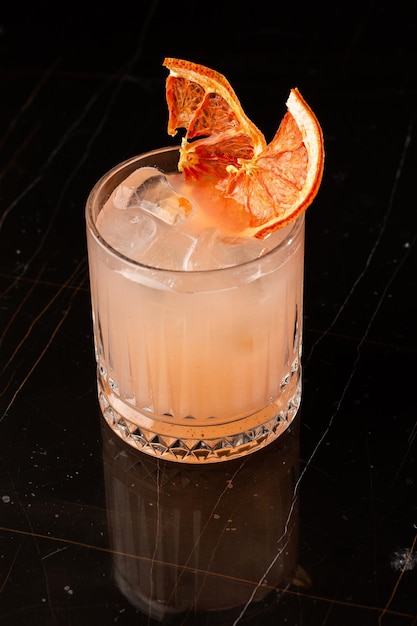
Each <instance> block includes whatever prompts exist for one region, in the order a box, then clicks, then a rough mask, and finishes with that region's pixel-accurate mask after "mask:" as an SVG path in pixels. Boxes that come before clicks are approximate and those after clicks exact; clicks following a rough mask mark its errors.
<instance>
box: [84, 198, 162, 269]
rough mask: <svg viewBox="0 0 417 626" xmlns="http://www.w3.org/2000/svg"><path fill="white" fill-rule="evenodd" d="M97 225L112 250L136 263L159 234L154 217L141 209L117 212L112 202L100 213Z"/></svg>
mask: <svg viewBox="0 0 417 626" xmlns="http://www.w3.org/2000/svg"><path fill="white" fill-rule="evenodd" d="M96 225H97V229H98V231H99V232H100V234H101V236H102V237H103V238H104V239H105V240H106V241H107V243H109V244H110V245H111V246H112V248H114V249H115V250H118V252H120V253H121V254H123V255H124V256H127V257H128V258H129V259H133V260H136V261H137V260H139V259H140V257H141V255H142V254H143V251H144V250H145V249H146V248H147V247H148V246H149V244H150V242H151V241H152V239H153V238H154V237H155V236H156V234H157V224H156V220H155V219H154V218H153V217H151V216H150V215H148V214H147V213H144V212H143V211H141V210H140V209H124V210H123V211H120V210H117V209H115V208H114V204H112V203H111V202H108V203H107V204H106V205H105V207H104V208H103V210H102V211H100V213H99V215H98V218H97V223H96Z"/></svg>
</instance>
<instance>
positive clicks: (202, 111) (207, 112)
mask: <svg viewBox="0 0 417 626" xmlns="http://www.w3.org/2000/svg"><path fill="white" fill-rule="evenodd" d="M164 65H165V66H166V67H167V68H168V69H169V76H168V78H167V83H166V97H167V103H168V110H169V121H168V133H169V134H170V135H175V134H176V133H177V131H178V130H179V129H180V128H184V129H185V131H186V133H185V136H184V138H183V140H182V144H181V149H180V160H179V165H178V167H179V170H180V171H182V172H184V176H185V178H186V179H190V178H201V177H202V176H204V177H206V178H207V177H211V178H213V179H214V184H215V185H216V187H218V188H219V189H220V190H221V191H222V193H223V194H224V196H225V197H226V198H230V199H233V200H235V201H236V202H237V203H238V204H239V205H241V206H242V207H243V209H244V210H245V211H247V212H248V213H249V216H250V219H249V226H248V227H247V228H246V229H245V232H244V233H242V234H246V235H252V236H256V237H264V236H266V235H267V234H268V233H269V232H271V231H273V230H276V229H277V228H281V227H283V226H286V225H287V224H288V223H289V222H291V221H293V220H295V219H296V218H297V217H298V216H299V215H301V213H302V212H303V211H305V210H306V209H307V207H308V206H309V205H310V204H311V202H312V201H313V199H314V198H315V196H316V194H317V192H318V189H319V187H320V183H321V179H322V175H323V166H324V148H323V134H322V131H321V128H320V124H319V122H318V120H317V118H316V116H315V115H314V113H313V111H312V110H311V108H310V107H309V106H308V105H307V103H306V102H305V100H304V99H303V97H302V96H301V94H300V92H299V91H298V89H292V90H291V92H290V95H289V97H288V100H287V103H286V104H287V109H288V110H287V112H286V114H285V115H284V117H283V119H282V122H281V124H280V127H279V129H278V131H277V133H276V135H275V137H274V138H273V140H272V141H271V143H270V144H268V145H267V144H266V141H265V138H264V136H263V134H262V133H261V132H260V130H259V129H258V128H257V127H256V126H255V125H254V124H253V123H252V122H251V120H249V118H248V117H247V116H246V115H245V113H244V111H243V109H242V107H241V105H240V102H239V100H238V98H237V96H236V94H235V92H234V91H233V89H232V87H231V86H230V84H229V82H228V81H227V79H226V78H225V77H224V76H223V75H222V74H219V73H218V72H215V71H214V70H211V69H210V68H207V67H204V66H202V65H198V64H196V63H191V62H189V61H183V60H180V59H172V58H167V59H165V61H164Z"/></svg>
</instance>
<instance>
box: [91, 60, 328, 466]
mask: <svg viewBox="0 0 417 626" xmlns="http://www.w3.org/2000/svg"><path fill="white" fill-rule="evenodd" d="M179 63H180V70H181V62H179ZM170 64H171V65H172V60H168V63H167V65H170ZM175 67H176V69H175V72H176V73H175V75H174V76H173V75H172V74H171V75H170V79H169V81H168V84H167V97H168V102H169V103H171V105H170V113H171V115H170V129H171V130H172V128H173V126H175V125H176V124H177V123H182V124H184V125H185V126H186V128H188V132H189V133H190V135H193V136H192V137H191V136H190V137H189V139H190V140H191V139H193V141H190V142H189V143H187V140H186V139H185V140H184V141H183V144H182V147H181V148H180V149H178V148H167V149H163V150H157V151H154V152H151V153H147V154H144V155H141V156H139V157H135V158H133V159H131V160H129V161H127V162H125V163H123V164H121V165H119V166H117V167H116V168H114V169H113V170H112V171H111V172H109V173H108V174H106V175H105V176H104V177H103V178H102V179H101V180H100V181H99V182H98V183H97V185H96V186H95V188H94V190H93V191H92V193H91V194H90V197H89V200H88V203H87V225H88V228H87V234H88V246H89V263H90V279H91V294H92V306H93V319H94V331H95V345H96V355H97V363H98V385H99V398H100V405H101V409H102V412H103V414H104V417H105V418H106V420H107V422H108V423H109V424H110V426H111V428H113V430H114V431H115V432H117V433H118V434H119V435H120V436H121V437H122V438H124V439H125V440H126V441H127V442H128V443H129V444H131V445H133V446H135V447H137V448H139V449H140V450H142V451H144V452H146V453H148V454H152V455H158V456H161V457H163V458H165V459H168V460H175V461H183V462H191V463H199V462H216V461H221V460H225V459H229V458H233V457H236V456H240V455H242V454H246V453H248V452H251V451H253V450H256V449H257V448H259V447H260V446H263V445H265V444H266V443H269V442H270V441H272V440H273V439H275V438H276V437H277V436H278V435H279V434H280V433H281V432H282V431H283V430H285V429H286V428H287V426H288V425H289V424H290V423H291V421H292V420H293V418H294V416H295V415H296V413H297V410H298V407H299V404H300V398H301V366H300V356H301V338H302V298H303V263H304V216H303V211H304V209H305V208H306V206H307V205H308V204H309V202H311V199H312V197H313V196H314V195H315V192H316V190H317V188H318V184H319V179H320V177H321V171H322V160H323V155H322V147H321V150H320V146H317V145H316V144H317V137H316V143H314V137H313V138H312V137H311V134H312V131H311V128H310V127H309V124H311V123H314V124H316V121H315V118H314V116H312V114H311V111H310V110H309V109H308V107H307V106H306V105H305V103H304V101H303V100H302V98H301V96H299V94H298V92H292V96H290V98H291V97H292V100H291V102H290V100H289V102H290V104H289V106H291V107H292V108H293V114H291V113H288V114H287V116H286V118H284V119H285V122H284V123H283V125H281V130H280V131H279V132H278V133H277V136H276V138H275V139H274V141H273V142H272V143H271V144H270V145H269V146H265V145H264V142H263V141H262V136H261V135H260V133H259V131H257V129H256V127H253V126H251V125H250V124H247V123H246V121H245V120H246V118H245V117H244V114H243V112H242V115H241V117H240V118H239V115H240V114H239V110H238V109H237V108H236V107H237V105H236V103H234V100H233V97H234V95H233V92H231V94H230V93H229V92H228V91H227V89H226V90H225V88H224V84H223V82H222V80H220V79H219V78H218V75H217V74H215V73H214V79H213V77H212V76H211V74H210V76H209V78H210V81H211V82H210V84H208V83H207V80H208V79H207V76H206V74H205V73H204V72H205V68H201V66H195V65H194V64H191V68H192V71H193V73H192V75H191V78H192V79H193V80H196V79H197V75H198V74H199V75H200V77H201V82H202V85H203V86H202V87H201V86H200V87H201V88H200V89H195V88H194V87H193V88H192V89H191V91H190V93H189V97H188V99H187V97H184V93H186V94H187V93H188V92H187V89H188V87H189V78H190V77H189V75H188V73H189V72H190V64H186V65H185V68H186V70H185V71H186V75H184V76H183V75H181V76H178V75H177V74H178V72H179V70H178V67H177V65H176V66H175ZM171 71H172V70H171ZM207 72H210V71H209V70H207ZM180 73H181V72H180ZM224 80H225V79H224ZM178 81H179V82H178ZM187 81H188V82H187ZM213 81H214V86H213ZM191 83H192V85H194V83H193V82H192V81H191ZM216 85H217V89H218V92H219V93H220V95H219V94H217V96H218V98H217V99H218V102H217V104H216V107H215V112H214V113H213V115H214V117H216V116H217V117H218V118H219V119H220V118H221V119H222V122H221V123H222V124H224V109H225V107H226V106H227V105H228V103H229V101H230V99H232V103H234V104H233V106H231V107H230V111H229V117H228V120H229V123H230V124H231V125H230V127H227V128H226V129H225V130H224V132H223V135H224V136H223V140H224V141H223V140H222V139H221V132H219V129H218V128H216V129H214V127H213V125H214V121H213V120H214V118H213V115H211V116H210V115H207V109H205V107H204V101H205V97H206V95H207V94H208V93H209V94H213V91H210V90H212V89H214V87H216ZM222 90H223V91H222ZM180 92H181V95H182V98H181V99H180V98H179V93H180ZM217 96H216V97H217ZM219 98H220V100H219ZM214 99H215V98H213V97H212V96H211V97H210V98H209V105H208V106H209V109H208V110H209V112H210V111H211V109H210V107H213V100H214ZM179 100H181V102H182V106H183V109H182V113H183V115H182V118H181V112H180V111H179V110H178V106H179V105H178V102H179ZM219 102H220V104H221V106H220V109H221V113H222V114H221V116H219V113H218V112H219V106H218V105H219ZM300 107H301V108H300ZM184 111H185V113H184ZM300 111H301V112H300ZM202 112H204V115H202ZM199 116H200V117H202V119H201V120H200V122H199V124H197V121H196V118H198V117H199ZM242 116H243V117H242ZM309 116H310V117H309ZM180 118H181V120H182V121H181V122H179V119H180ZM236 118H237V119H238V122H240V126H238V125H237V124H236V123H235V119H236ZM297 119H298V123H299V124H300V126H298V125H297V122H296V120H297ZM306 119H307V122H305V120H306ZM202 120H203V121H204V123H203V121H202ZM207 120H211V121H210V122H209V123H207ZM216 120H217V121H216V124H218V123H220V122H219V121H218V119H217V118H216ZM311 120H313V122H311ZM204 124H205V125H204ZM210 124H211V126H212V128H211V129H210V128H209V126H210ZM254 128H255V130H254ZM242 129H243V130H242ZM314 129H316V130H317V129H319V127H318V125H316V126H314ZM210 132H211V133H212V136H211V140H210ZM303 132H304V138H303ZM317 132H318V131H317ZM213 133H214V136H215V139H214V140H213ZM239 133H240V134H239ZM258 133H259V135H258ZM279 133H280V134H279ZM313 135H314V133H313ZM320 136H321V135H319V137H320ZM248 138H249V139H248ZM251 139H252V140H253V141H252V142H251V141H250V140H251ZM221 141H223V143H222V146H223V148H222V151H221V152H220V151H219V150H218V143H219V142H221ZM216 142H217V143H216ZM216 145H217V147H216ZM239 145H240V148H239ZM242 146H243V148H242ZM271 146H272V147H271ZM227 149H230V152H227ZM213 151H214V152H215V154H214V156H213ZM278 153H279V154H278ZM238 154H239V156H237V155H238ZM277 155H278V156H277ZM278 161H279V162H280V165H279V167H278V166H277V162H278ZM271 163H272V165H273V167H272V170H271V171H272V174H271V171H269V170H270V167H271ZM285 167H286V168H287V170H286V176H287V182H285V179H284V178H285V177H283V176H282V177H281V180H280V181H278V182H277V176H278V175H277V171H278V170H279V169H281V171H284V170H285ZM222 168H223V169H222ZM268 168H269V169H268ZM179 170H180V173H179ZM268 171H269V174H268V176H269V177H270V178H268V180H269V182H268V184H264V183H263V181H265V176H266V175H267V174H266V172H268ZM222 172H223V174H224V175H223V176H222ZM271 177H272V178H271ZM274 177H275V178H274ZM290 178H291V183H289V182H288V181H289V179H290ZM274 181H275V182H274ZM259 185H261V187H259ZM286 187H287V188H286ZM242 194H243V195H242ZM269 196H270V197H269ZM242 198H247V202H246V201H245V202H246V203H245V204H242ZM268 198H269V199H268ZM279 198H281V201H279ZM274 203H275V204H276V205H277V206H274ZM271 205H272V206H271ZM255 208H256V211H255ZM255 213H256V214H255Z"/></svg>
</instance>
